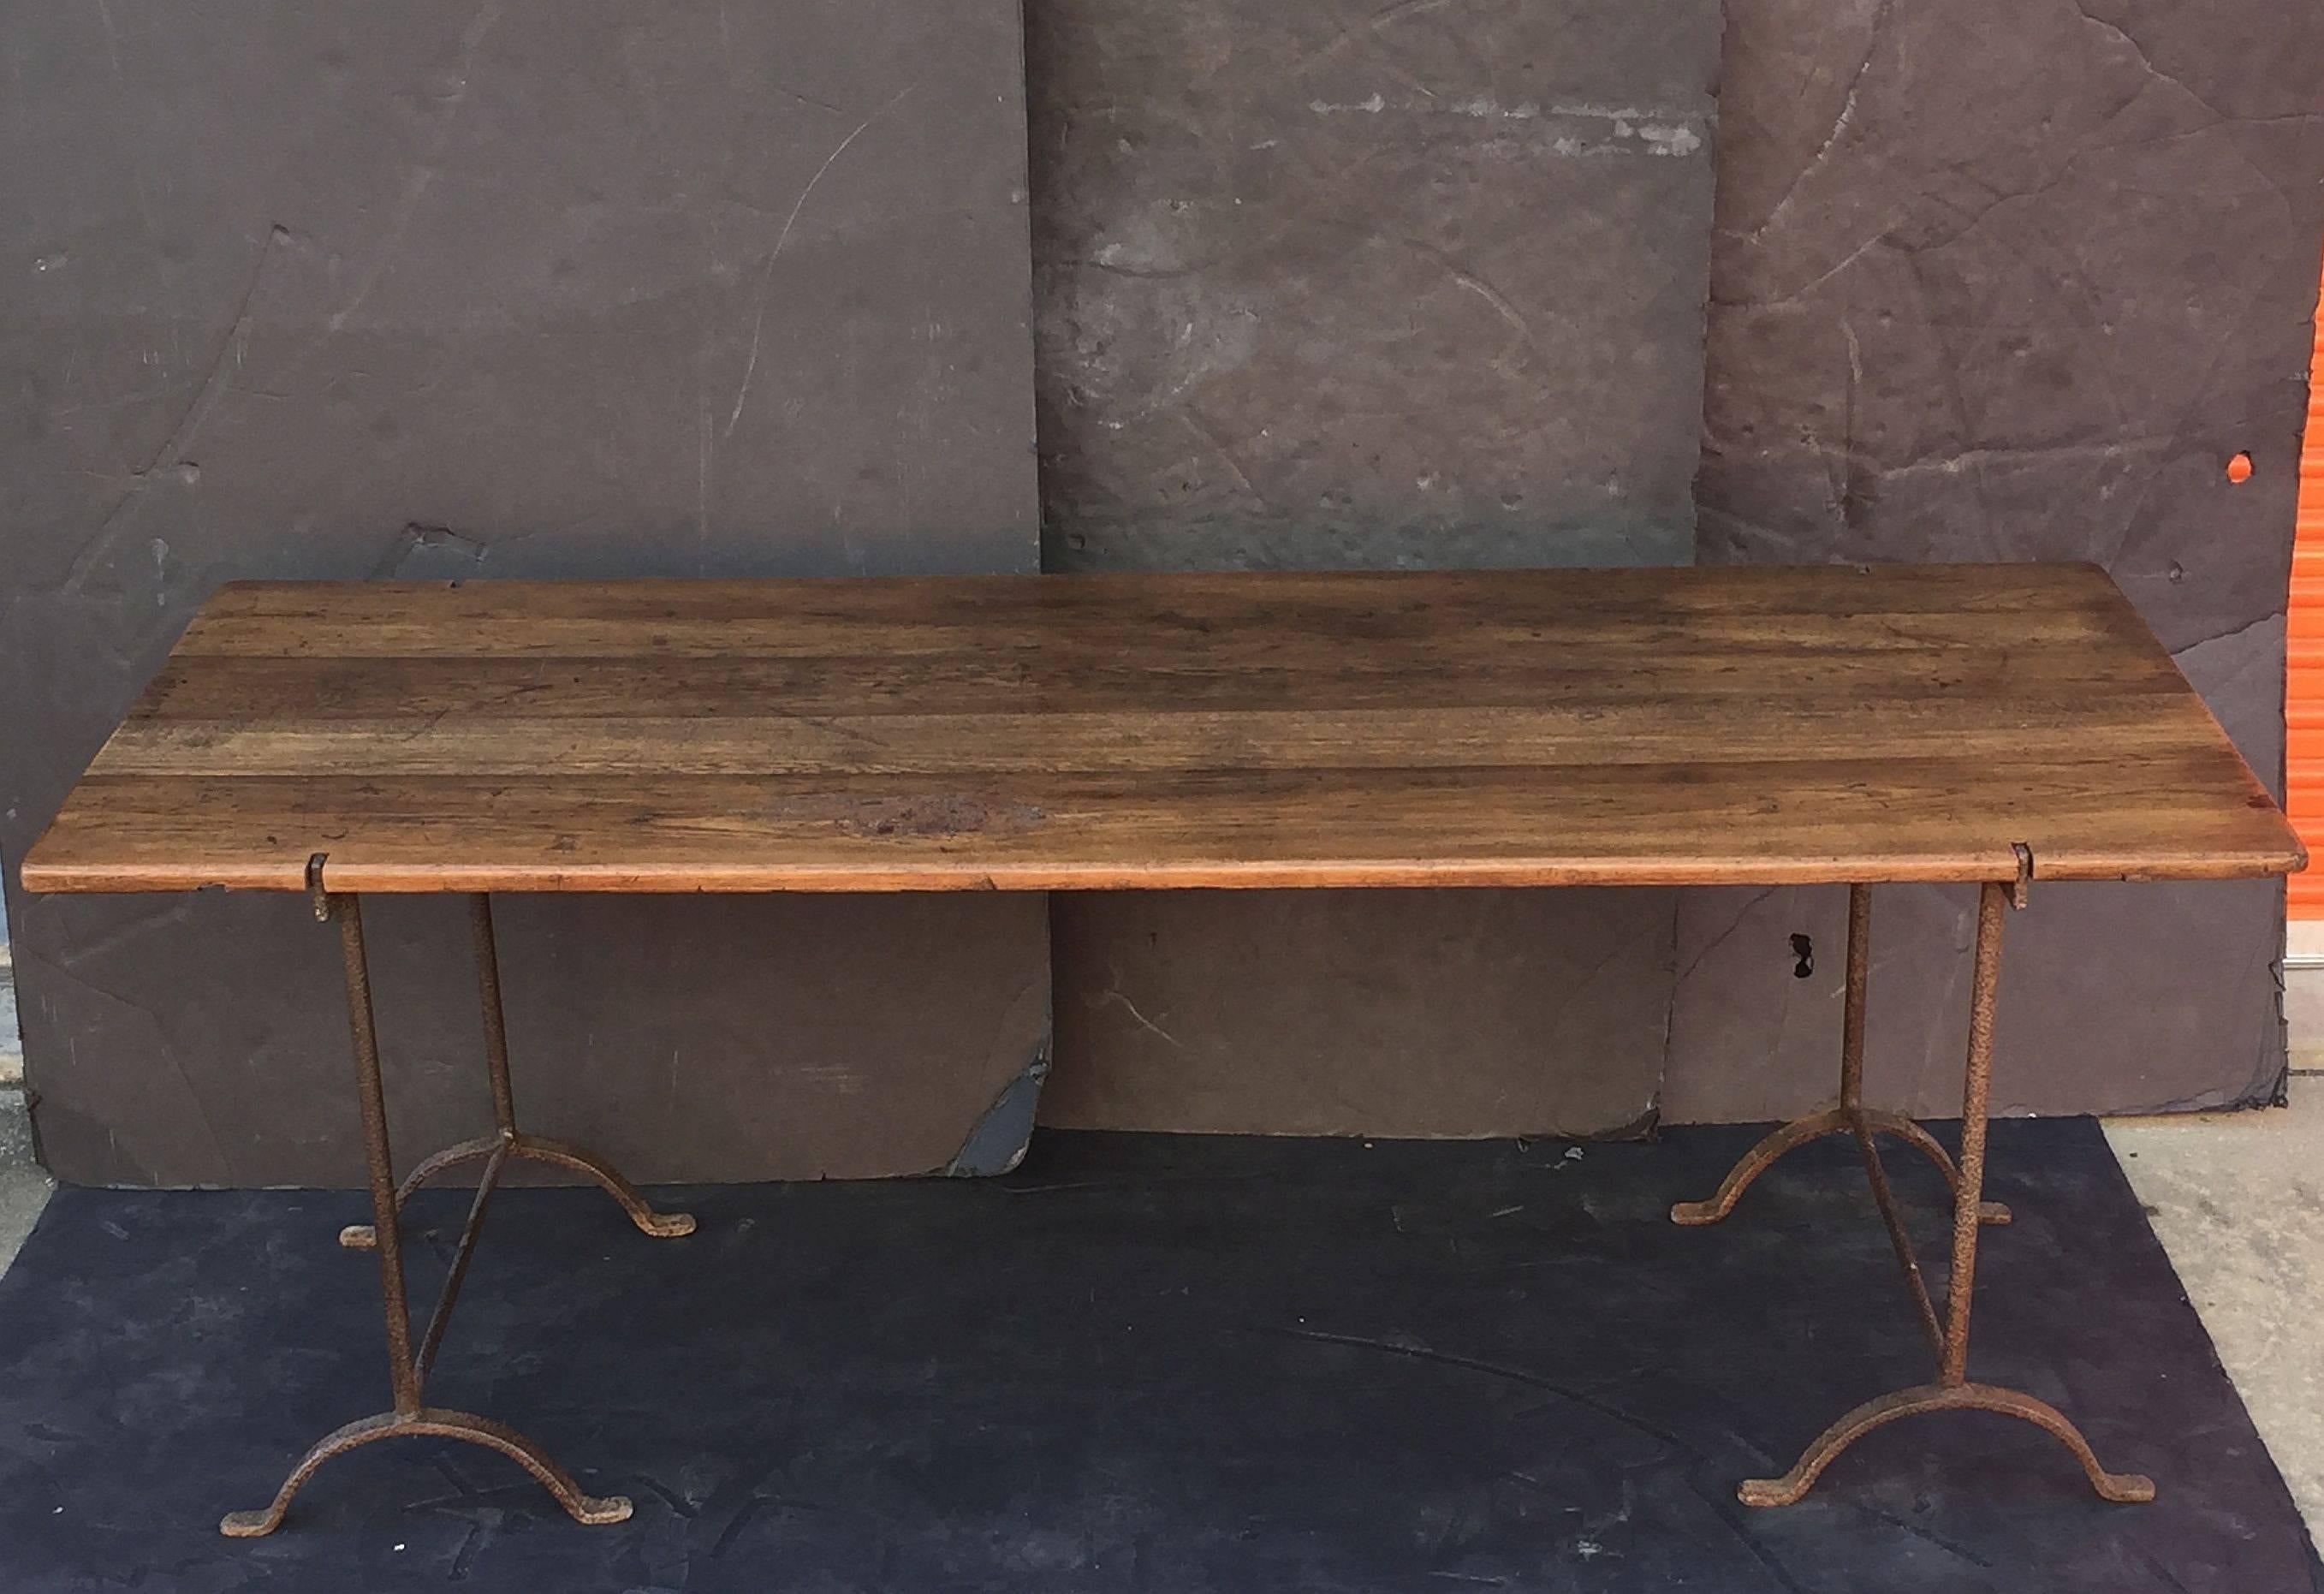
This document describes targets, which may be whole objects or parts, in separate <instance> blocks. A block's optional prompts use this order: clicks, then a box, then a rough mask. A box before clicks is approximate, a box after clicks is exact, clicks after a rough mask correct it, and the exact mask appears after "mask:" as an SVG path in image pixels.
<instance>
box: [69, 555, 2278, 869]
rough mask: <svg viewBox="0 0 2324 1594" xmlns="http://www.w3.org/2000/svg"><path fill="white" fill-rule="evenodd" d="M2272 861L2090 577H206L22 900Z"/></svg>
mask: <svg viewBox="0 0 2324 1594" xmlns="http://www.w3.org/2000/svg"><path fill="white" fill-rule="evenodd" d="M2021 844H2022V845H2024V846H2025V847H2027V848H2028V849H2030V850H2031V852H2032V853H2033V859H2034V867H2035V871H2036V873H2037V874H2039V875H2041V876H2043V877H2045V878H2053V879H2098V878H2116V877H2142V878H2163V877H2168V878H2215V877H2227V876H2239V875H2255V874H2267V873H2280V872H2282V871H2286V870H2290V869H2292V868H2296V867H2298V865H2299V863H2300V861H2301V852H2300V850H2299V846H2298V843H2297V842H2296V840H2295V839H2294V838H2293V836H2292V832H2291V829H2290V827H2289V825H2287V824H2286V823H2285V821H2284V820H2283V818H2282V815H2281V814H2280V813H2278V812H2277V811H2276V809H2275V806H2274V805H2273V803H2272V802H2271V801H2270V800H2269V799H2268V797H2267V796H2266V793H2265V792H2264V789H2263V788H2262V787H2261V786H2260V783H2259V782H2258V781H2257V779H2255V778H2254V777H2253V775H2252V773H2251V771H2250V770H2249V769H2247V768H2246V766H2245V765H2244V764H2243V762H2242V760H2240V759H2239V758H2238V757H2237V756H2236V752H2235V751H2234V749H2233V748H2232V747H2231V746H2230V745H2229V743H2228V742H2227V738H2226V736H2225V735H2224V733H2221V731H2220V730H2219V727H2218V724H2217V723H2215V722H2214V721H2213V720H2212V718H2211V716H2210V715H2209V713H2208V712H2207V711H2206V710H2205V709H2204V707H2203V705H2202V704H2201V701H2200V700H2199V698H2198V697H2197V696H2195V694H2194V693H2193V692H2192V690H2191V689H2190V688H2189V687H2188V686H2187V684H2186V682H2185V681H2184V679H2183V678H2182V677H2181V676H2180V675H2179V672H2178V671H2177V669H2176V668H2175V667H2173V666H2172V663H2171V660H2170V659H2169V658H2168V656H2167V655H2166V654H2165V653H2164V652H2163V650H2162V648H2161V647H2160V645H2159V644H2157V643H2156V642H2155V640H2154V639H2153V636H2152V634H2151V633H2150V632H2148V631H2147V630H2146V628H2145V627H2144V624H2143V623H2142V622H2140V621H2139V620H2138V617H2137V615H2136V613H2135V611H2133V610H2132V608H2131V606H2130V604H2128V603H2127V601H2126V600H2125V599H2124V598H2123V597H2122V595H2121V594H2120V593H2119V592H2117V591H2116V589H2115V587H2114V586H2113V585H2112V583H2111V582H2109V581H2108V580H2107V578H2106V577H2105V576H2104V575H2103V574H2101V573H2099V572H2098V571H2096V570H2094V569H2092V568H2090V567H2064V566H2007V567H1975V566H1949V567H1873V568H1870V569H1862V568H1854V567H1812V568H1799V569H1784V568H1780V567H1750V568H1743V569H1732V570H1729V569H1694V570H1618V571H1523V572H1508V571H1496V572H1479V573H1431V574H1403V573H1398V574H1387V575H1383V574H1349V573H1335V574H1330V575H1274V574H1268V575H1240V576H1134V577H1116V576H1086V577H1084V576H1074V577H964V578H954V579H945V578H911V579H904V580H882V581H846V582H827V581H826V582H715V583H687V582H678V583H671V582H636V583H621V584H589V583H565V584H538V583H506V584H495V583H475V584H468V585H457V586H446V585H434V586H428V585H410V584H386V583H377V584H299V583H292V584H244V585H235V586H231V587H228V588H226V589H224V590H223V591H221V592H220V593H219V594H217V597H216V598H215V599H214V600H213V601H212V603H211V604H209V605H208V607H206V608H205V609H204V611H203V612H202V613H201V614H200V615H199V616H198V618H197V619H196V621H195V622H194V623H193V625H192V626H191V627H190V628H189V631H188V632H187V635H186V637H185V639H184V640H182V641H181V642H180V646H179V648H178V649H177V650H175V651H174V652H173V653H172V655H171V659H170V660H169V662H168V663H167V665H166V666H165V667H164V668H163V669H162V671H161V674H160V675H159V676H158V677H156V679H155V681H154V683H153V685H152V687H151V688H149V690H148V691H147V693H146V694H145V696H143V699H142V700H141V701H140V704H139V705H138V706H137V708H136V709H135V710H134V711H133V713H132V714H131V715H130V717H129V719H128V721H127V722H126V723H124V725H123V726H122V727H121V728H120V730H119V731H117V732H116V733H115V736H114V737H113V739H112V740H111V741H110V742H108V743H107V744H106V747H105V749H104V750H103V751H101V752H100V753H99V754H98V756H97V759H96V760H95V761H94V763H93V764H92V765H91V768H90V771H89V773H88V776H87V777H86V778H85V779H84V780H83V781H82V783H81V785H80V786H79V788H77V790H76V791H75V793H74V794H73V796H72V797H71V798H70V799H69V801H68V803H67V804H66V806H65V808H64V810H63V812H62V813H61V814H60V815H59V816H58V819H57V821H56V823H55V824H54V825H52V827H51V830H50V832H49V834H47V835H46V836H44V837H43V838H42V842H41V843H40V844H39V845H38V846H36V847H35V848H34V849H33V851H32V854H31V856H30V857H28V859H27V860H26V861H25V865H24V879H25V882H26V884H27V886H28V887H29V888H30V889H36V890H133V889H137V890H159V889H183V888H187V887H191V886H197V885H203V884H218V885H227V886H235V887H254V888H266V889H296V888H297V887H299V886H300V885H301V884H303V882H304V873H305V868H306V863H307V860H308V859H309V856H311V855H312V854H313V853H316V852H321V853H324V854H325V855H326V857H327V863H326V866H325V872H326V879H327V881H328V882H329V883H330V884H331V885H333V886H334V887H336V888H337V889H346V890H397V891H417V890H470V889H509V890H514V889H541V890H548V889H586V890H628V891H667V890H777V889H779V890H902V889H1122V888H1135V887H1244V886H1248V887H1279V886H1303V885H1323V886H1391V885H1394V886H1412V885H1478V886H1486V885H1499V886H1512V885H1582V884H1638V885H1648V884H1662V885H1670V884H1692V883H1715V882H1748V883H1780V882H1809V881H1821V880H1980V879H1991V878H1996V877H1997V876H2000V875H2007V874H2011V873H2014V872H2015V867H2016V863H2015V847H2016V846H2018V845H2021Z"/></svg>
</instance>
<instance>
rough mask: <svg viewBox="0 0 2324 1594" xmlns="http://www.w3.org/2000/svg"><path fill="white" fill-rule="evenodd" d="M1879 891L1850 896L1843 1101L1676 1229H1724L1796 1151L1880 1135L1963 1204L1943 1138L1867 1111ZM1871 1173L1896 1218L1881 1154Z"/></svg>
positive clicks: (1693, 1206) (1798, 1128)
mask: <svg viewBox="0 0 2324 1594" xmlns="http://www.w3.org/2000/svg"><path fill="white" fill-rule="evenodd" d="M1871 930H1872V889H1871V888H1870V887H1869V886H1861V885H1858V886H1850V887H1849V889H1848V991H1847V1006H1846V1008H1845V1009H1843V1025H1842V1031H1841V1038H1840V1101H1839V1104H1838V1105H1836V1106H1832V1107H1827V1108H1825V1109H1823V1110H1821V1111H1820V1112H1811V1113H1809V1114H1808V1115H1807V1116H1806V1117H1805V1118H1795V1119H1793V1120H1792V1121H1791V1122H1789V1123H1787V1124H1784V1125H1782V1126H1781V1127H1779V1128H1777V1129H1775V1130H1773V1131H1771V1132H1770V1133H1769V1134H1768V1135H1767V1137H1766V1138H1765V1139H1763V1140H1761V1141H1760V1142H1759V1143H1758V1144H1757V1146H1754V1147H1751V1149H1750V1150H1748V1151H1747V1152H1745V1153H1744V1154H1743V1156H1741V1158H1740V1159H1739V1160H1738V1161H1737V1163H1736V1164H1735V1166H1733V1167H1732V1168H1729V1170H1728V1173H1727V1177H1725V1178H1724V1179H1721V1180H1720V1182H1719V1189H1718V1191H1717V1193H1714V1194H1713V1195H1711V1198H1710V1199H1709V1200H1707V1201H1682V1202H1677V1203H1675V1204H1674V1205H1673V1206H1672V1208H1671V1213H1670V1215H1671V1221H1672V1222H1674V1223H1683V1224H1686V1225H1688V1226H1689V1227H1693V1226H1696V1225H1700V1224H1704V1223H1716V1222H1718V1221H1720V1220H1721V1219H1722V1218H1724V1217H1726V1216H1727V1214H1728V1213H1729V1212H1733V1211H1734V1210H1735V1203H1736V1202H1738V1201H1740V1200H1742V1199H1743V1193H1744V1192H1745V1191H1746V1190H1748V1189H1749V1188H1750V1187H1751V1182H1752V1181H1753V1180H1755V1179H1757V1177H1758V1176H1759V1175H1761V1174H1764V1173H1766V1171H1767V1170H1768V1168H1770V1167H1772V1166H1774V1165H1775V1159H1776V1158H1778V1157H1780V1156H1783V1155H1784V1153H1785V1152H1786V1151H1789V1150H1791V1149H1792V1148H1793V1147H1795V1146H1804V1145H1806V1144H1807V1143H1808V1142H1809V1141H1811V1140H1820V1139H1821V1138H1823V1137H1824V1136H1826V1135H1850V1136H1853V1137H1854V1138H1855V1139H1856V1142H1857V1145H1858V1147H1859V1148H1861V1147H1866V1146H1867V1145H1868V1143H1869V1142H1870V1140H1871V1138H1872V1137H1873V1136H1875V1135H1894V1136H1895V1137H1896V1138H1898V1139H1900V1140H1903V1141H1904V1143H1905V1144H1907V1145H1909V1146H1911V1147H1913V1148H1914V1150H1915V1151H1918V1152H1919V1153H1920V1154H1921V1155H1922V1156H1925V1157H1927V1158H1928V1159H1929V1160H1930V1162H1932V1163H1933V1164H1935V1165H1936V1169H1937V1172H1939V1173H1940V1174H1942V1175H1944V1179H1945V1184H1946V1185H1947V1186H1948V1187H1949V1188H1950V1189H1951V1190H1952V1192H1953V1193H1954V1196H1955V1199H1959V1196H1960V1169H1959V1168H1957V1167H1955V1166H1953V1159H1952V1157H1951V1156H1950V1154H1948V1153H1947V1152H1946V1150H1945V1148H1944V1147H1942V1146H1941V1145H1939V1144H1938V1143H1937V1140H1936V1137H1934V1136H1933V1135H1932V1134H1930V1133H1929V1131H1928V1130H1926V1129H1923V1128H1922V1127H1921V1126H1920V1125H1919V1124H1916V1123H1914V1121H1913V1120H1912V1119H1909V1118H1906V1117H1905V1116H1904V1114H1902V1113H1899V1112H1887V1111H1884V1110H1881V1109H1879V1108H1877V1107H1867V1106H1866V1105H1864V1000H1865V987H1866V985H1867V982H1868V981H1869V978H1870V973H1871V941H1872V935H1871ZM1865 1173H1866V1175H1867V1177H1868V1178H1869V1179H1870V1180H1871V1183H1872V1193H1873V1197H1874V1199H1875V1200H1877V1201H1878V1202H1880V1205H1881V1211H1882V1213H1883V1215H1884V1216H1885V1215H1886V1214H1888V1213H1889V1212H1891V1211H1892V1210H1893V1203H1892V1202H1891V1201H1890V1199H1889V1197H1888V1195H1887V1179H1886V1175H1885V1174H1884V1173H1882V1172H1881V1171H1880V1169H1879V1165H1878V1154H1877V1152H1867V1153H1866V1162H1865ZM1978 1218H1979V1220H1980V1221H1984V1222H1987V1223H2006V1222H2008V1221H2009V1209H2008V1208H2007V1207H2006V1206H2004V1205H2002V1203H2001V1202H1997V1201H1989V1202H1983V1203H1982V1204H1981V1205H1980V1206H1979V1207H1978Z"/></svg>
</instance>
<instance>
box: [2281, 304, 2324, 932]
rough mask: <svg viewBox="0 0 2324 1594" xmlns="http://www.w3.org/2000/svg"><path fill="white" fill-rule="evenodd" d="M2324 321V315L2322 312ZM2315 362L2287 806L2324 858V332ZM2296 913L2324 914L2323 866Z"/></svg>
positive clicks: (2298, 879) (2290, 663)
mask: <svg viewBox="0 0 2324 1594" xmlns="http://www.w3.org/2000/svg"><path fill="white" fill-rule="evenodd" d="M2319 327H2324V317H2319ZM2316 351H2317V353H2316V355H2315V356H2314V357H2312V358H2311V361H2310V366H2309V382H2308V433H2307V441H2306V442H2305V443H2304V444H2303V445H2302V446H2301V453H2300V516H2299V521H2298V528H2297V530H2296V531H2295V532H2294V534H2293V539H2292V608H2291V613H2290V622H2289V632H2288V636H2287V639H2286V643H2285V649H2284V666H2285V668H2284V691H2283V717H2284V748H2283V751H2284V806H2285V807H2286V808H2287V809H2288V810H2289V811H2290V812H2291V815H2292V824H2293V825H2297V826H2298V827H2299V830H2300V839H2301V841H2303V842H2305V843H2308V851H2309V852H2310V855H2311V856H2313V857H2315V858H2317V859H2319V861H2324V388H2319V385H2318V378H2319V375H2324V336H2319V339H2318V341H2317V345H2316ZM2288 890H2289V893H2290V894H2289V896H2288V898H2287V899H2286V902H2287V912H2288V913H2289V914H2290V916H2291V917H2293V918H2308V919H2324V867H2319V868H2316V869H2311V870H2310V871H2308V872H2307V873H2305V874H2295V875H2293V876H2292V880H2291V883H2290V886H2289V888H2288Z"/></svg>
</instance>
